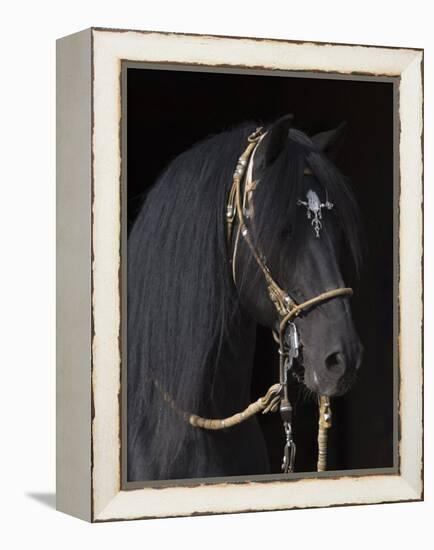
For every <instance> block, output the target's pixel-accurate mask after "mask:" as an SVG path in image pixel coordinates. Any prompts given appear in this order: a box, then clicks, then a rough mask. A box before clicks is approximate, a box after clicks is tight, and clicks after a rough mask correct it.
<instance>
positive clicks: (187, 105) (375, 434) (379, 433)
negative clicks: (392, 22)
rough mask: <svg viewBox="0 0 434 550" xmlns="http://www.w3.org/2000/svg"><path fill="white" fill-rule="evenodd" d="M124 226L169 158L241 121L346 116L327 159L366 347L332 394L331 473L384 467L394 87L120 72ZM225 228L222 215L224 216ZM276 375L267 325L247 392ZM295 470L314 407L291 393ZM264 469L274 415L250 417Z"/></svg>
mask: <svg viewBox="0 0 434 550" xmlns="http://www.w3.org/2000/svg"><path fill="white" fill-rule="evenodd" d="M127 112H128V115H127V174H128V176H127V178H128V181H127V189H128V192H127V193H128V195H127V196H128V227H131V224H132V222H133V221H134V219H135V216H136V215H137V212H138V209H139V207H140V204H141V202H142V200H143V196H144V194H145V193H146V190H147V189H148V188H149V186H150V185H152V183H153V182H154V181H155V179H156V178H157V177H158V175H159V173H160V172H161V171H162V170H163V169H164V167H165V166H166V165H167V164H168V163H169V162H170V161H171V160H172V159H173V158H174V157H175V156H177V155H178V154H179V153H181V152H182V151H184V150H185V149H187V148H189V147H191V146H192V145H193V144H194V143H195V142H196V141H198V140H200V139H202V138H204V137H206V136H207V135H208V134H210V133H216V132H220V131H223V130H225V129H227V128H229V127H231V126H233V125H234V124H237V123H240V122H243V121H245V120H257V121H258V122H262V123H267V122H269V121H273V120H274V119H275V118H277V117H279V116H281V115H283V114H286V113H293V114H294V115H295V122H294V125H295V126H296V127H298V128H300V129H302V130H304V131H306V132H307V133H314V132H317V131H322V130H327V129H330V128H333V127H335V126H337V125H338V124H339V123H340V122H342V121H344V120H345V121H347V123H348V131H347V138H346V140H345V143H344V145H343V146H342V149H341V152H340V157H339V158H338V159H337V161H336V164H337V165H338V166H339V168H340V169H341V170H342V172H343V173H344V174H345V175H347V176H348V177H349V178H350V180H351V184H352V187H353V190H354V193H355V195H356V199H357V202H358V204H359V206H360V209H361V213H362V220H363V223H364V228H365V234H366V241H367V250H368V255H367V258H366V261H365V265H364V268H363V272H362V274H361V278H360V281H359V282H358V283H357V282H355V281H354V280H352V279H351V278H350V280H347V281H346V282H347V283H348V284H349V285H354V287H355V291H356V292H355V296H354V297H353V299H352V310H353V315H354V320H355V323H356V326H357V329H358V331H359V334H360V337H361V340H362V342H363V344H364V346H365V356H364V362H363V365H362V367H361V371H360V376H359V379H358V381H357V383H356V385H355V386H354V388H353V389H352V390H351V391H350V392H349V393H348V394H347V395H345V396H343V397H339V398H335V399H333V400H332V407H333V415H334V416H333V427H332V429H331V430H330V435H329V438H330V445H329V469H358V468H379V467H392V466H393V84H392V83H391V82H373V81H354V80H353V81H348V80H333V79H324V78H296V77H288V76H277V75H276V76H264V75H260V76H256V75H247V74H242V75H239V74H222V73H204V72H193V71H171V70H169V71H168V70H152V69H145V68H143V69H142V68H129V69H128V70H127ZM222 223H223V222H222ZM277 378H278V369H277V353H276V346H275V343H274V342H273V340H272V338H271V335H270V331H269V330H266V329H262V328H258V335H257V346H256V357H255V371H254V384H253V387H252V399H256V398H257V397H258V396H259V395H263V393H264V392H265V391H266V389H267V388H268V387H269V386H270V385H271V384H272V383H274V382H275V380H276V379H277ZM292 394H293V403H294V406H295V418H294V431H295V439H296V442H297V459H296V471H312V470H315V469H316V436H317V405H316V403H314V402H313V401H312V400H311V398H310V399H306V398H305V397H304V394H303V393H301V392H297V391H294V390H293V391H292ZM260 420H261V425H262V427H263V431H264V435H265V437H266V440H267V444H268V449H269V454H270V459H271V463H272V468H273V472H276V473H278V472H280V462H281V453H282V431H281V424H280V418H279V415H278V414H276V415H267V416H262V417H260Z"/></svg>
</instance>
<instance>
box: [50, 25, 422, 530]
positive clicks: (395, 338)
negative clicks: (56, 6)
mask: <svg viewBox="0 0 434 550" xmlns="http://www.w3.org/2000/svg"><path fill="white" fill-rule="evenodd" d="M422 138H423V51H422V50H418V49H411V48H409V49H402V48H385V47H378V46H359V45H343V44H321V43H313V42H309V43H307V42H306V43H302V42H294V41H289V40H288V41H282V40H272V39H270V40H264V39H261V40H259V39H254V38H239V37H223V36H201V35H186V34H173V33H157V32H144V31H123V30H110V29H102V28H93V29H89V30H86V31H82V32H80V33H77V34H74V35H71V36H67V37H65V38H62V39H60V40H59V41H58V44H57V140H58V141H57V213H58V223H57V274H58V275H57V289H58V292H57V503H58V504H57V505H58V509H59V510H62V511H64V512H67V513H69V514H72V515H75V516H78V517H80V518H83V519H86V520H88V521H93V522H101V521H110V520H121V519H139V518H151V517H155V518H156V517H170V516H186V515H194V514H213V513H234V512H243V511H255V510H277V509H291V508H300V507H305V508H309V507H323V506H336V505H345V504H369V503H380V502H397V501H411V500H420V499H422V498H423V441H422V436H423V419H422V402H423V400H422V399H423V393H422V392H423V367H422V321H423V303H422V254H423V232H422V205H423V191H422V177H423V159H422Z"/></svg>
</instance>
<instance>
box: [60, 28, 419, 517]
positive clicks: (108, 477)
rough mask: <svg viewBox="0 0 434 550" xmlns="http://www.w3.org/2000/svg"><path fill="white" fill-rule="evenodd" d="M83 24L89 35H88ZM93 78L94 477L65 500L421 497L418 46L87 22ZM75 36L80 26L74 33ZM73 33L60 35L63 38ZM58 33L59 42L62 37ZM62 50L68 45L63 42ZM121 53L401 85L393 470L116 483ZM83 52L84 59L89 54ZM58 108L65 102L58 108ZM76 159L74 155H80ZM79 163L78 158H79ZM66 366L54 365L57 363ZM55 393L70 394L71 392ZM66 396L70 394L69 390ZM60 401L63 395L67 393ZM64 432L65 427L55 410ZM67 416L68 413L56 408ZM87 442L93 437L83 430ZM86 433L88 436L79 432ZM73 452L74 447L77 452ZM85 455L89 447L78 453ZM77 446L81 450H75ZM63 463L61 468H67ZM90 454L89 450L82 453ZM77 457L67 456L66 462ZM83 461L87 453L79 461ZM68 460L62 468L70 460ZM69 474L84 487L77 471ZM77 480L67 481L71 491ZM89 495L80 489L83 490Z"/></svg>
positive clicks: (93, 507) (78, 510)
mask: <svg viewBox="0 0 434 550" xmlns="http://www.w3.org/2000/svg"><path fill="white" fill-rule="evenodd" d="M83 33H84V34H83ZM83 33H80V34H82V35H83V36H84V37H85V40H88V38H89V36H90V43H91V48H90V49H89V56H91V77H92V94H91V96H92V105H91V107H92V112H91V116H92V122H93V123H92V129H91V130H92V134H91V137H92V154H93V163H92V175H91V181H90V183H91V188H89V193H90V196H91V198H92V217H91V224H92V227H91V242H92V258H93V260H92V270H91V277H92V296H91V298H92V327H93V332H92V345H91V346H92V347H91V360H90V362H89V365H90V371H89V373H88V375H89V379H91V384H92V387H91V399H92V404H93V406H92V420H91V418H90V417H89V422H90V421H92V426H91V447H92V453H91V456H89V457H88V465H89V468H90V471H89V475H90V482H89V480H87V481H86V483H85V484H84V482H83V487H84V489H83V490H84V494H85V495H86V494H88V498H89V502H87V503H86V506H85V508H86V510H85V511H83V510H84V509H83V507H82V505H81V504H80V503H79V504H77V506H76V507H75V508H74V506H71V505H69V500H68V498H69V499H70V498H71V497H68V496H67V495H63V496H62V495H61V497H62V499H61V500H62V502H65V503H66V504H64V505H61V506H60V508H61V509H64V510H66V511H68V512H69V513H72V514H74V515H78V516H80V517H83V518H85V519H88V520H90V521H107V520H118V519H135V518H141V517H165V516H182V515H190V514H197V513H228V512H239V511H243V510H273V509H289V508H294V507H318V506H329V505H339V504H366V503H379V502H394V501H402V500H420V499H421V498H422V496H423V447H422V444H423V443H422V441H423V422H422V385H423V368H422V319H423V304H422V262H421V258H422V254H423V228H422V203H423V189H422V176H423V160H422V137H423V84H422V82H423V74H422V73H423V52H422V51H421V50H413V49H394V48H382V47H372V46H369V47H368V46H351V45H333V44H316V43H297V42H286V41H279V40H255V39H251V38H231V37H216V36H199V35H184V34H164V33H156V32H138V31H115V30H108V29H91V30H89V31H83ZM80 34H78V35H75V36H76V37H77V36H80ZM72 39H73V37H67V38H65V39H62V41H66V42H65V44H69V42H68V40H69V41H71V40H72ZM62 41H60V42H62ZM66 49H67V48H66ZM122 60H129V61H139V62H140V61H142V62H149V63H176V64H180V63H181V64H185V65H194V64H198V65H205V66H208V67H210V66H213V65H226V66H233V67H237V66H238V67H240V66H242V67H252V68H261V69H270V70H272V69H281V70H285V71H324V72H331V73H340V74H351V73H352V74H355V73H359V74H369V75H376V76H395V77H399V78H400V84H399V124H400V133H399V162H400V197H399V216H400V219H399V226H400V235H399V255H400V265H399V274H398V280H399V288H398V294H399V302H400V319H399V326H400V334H399V346H400V354H399V355H400V357H399V359H400V361H399V376H400V385H399V418H400V430H399V442H398V445H399V456H400V473H399V474H394V475H392V474H387V475H366V476H357V477H352V476H343V477H339V478H326V477H314V478H309V479H297V480H292V481H290V480H288V481H286V480H281V481H280V480H279V481H268V482H266V483H262V482H255V481H250V482H246V483H231V482H226V483H224V484H223V483H222V484H206V483H204V484H198V485H197V486H193V487H183V486H176V487H173V486H172V487H166V488H159V489H158V490H156V489H155V488H151V487H147V488H142V489H134V490H130V489H129V490H122V489H121V475H120V413H121V411H120V400H119V395H120V391H121V388H120V380H121V374H120V367H121V356H120V343H119V335H120V322H121V319H120V299H121V297H120V290H119V289H120V281H119V277H120V272H121V259H120V242H121V240H120V239H121V204H120V189H121V184H120V181H121V156H120V131H119V129H120V119H121V79H120V74H121V63H122ZM85 61H86V60H84V62H85ZM59 107H60V108H62V107H63V106H62V105H59ZM78 161H79V160H78ZM78 161H77V162H78ZM59 372H62V367H61V366H60V371H59ZM62 398H63V399H66V400H68V395H67V392H66V393H64V394H62ZM69 398H70V396H69ZM66 402H67V401H66ZM59 413H60V416H61V420H60V422H59V428H58V429H59V431H61V430H64V429H66V427H67V426H68V420H67V419H64V416H65V415H64V414H63V413H62V407H60V411H59ZM62 415H63V416H62ZM82 432H83V433H82V437H83V438H84V440H86V438H87V437H88V433H87V431H86V430H83V431H82ZM86 441H87V440H86ZM75 452H76V453H77V452H78V451H77V450H76V451H75ZM83 452H86V453H87V446H86V450H85V451H83ZM78 454H79V452H78ZM64 455H65V453H63V459H62V461H61V462H60V464H59V463H58V467H59V468H60V470H61V472H60V476H61V477H62V478H63V477H64V476H67V475H69V476H71V475H73V474H71V473H67V470H69V472H70V465H69V464H66V463H65V460H66V461H67V460H68V459H67V458H65V456H64ZM86 457H87V455H86ZM71 460H72V459H71ZM85 463H86V461H85ZM67 466H68V467H67ZM75 483H78V484H80V479H76V480H75ZM73 485H74V484H72V483H69V484H67V486H68V490H69V491H70V490H71V487H72V486H73ZM85 500H86V498H85Z"/></svg>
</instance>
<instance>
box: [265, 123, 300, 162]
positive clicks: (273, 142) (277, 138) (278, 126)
mask: <svg viewBox="0 0 434 550" xmlns="http://www.w3.org/2000/svg"><path fill="white" fill-rule="evenodd" d="M293 119H294V115H291V114H288V115H285V116H283V117H281V118H279V119H278V120H276V122H274V123H273V124H272V125H271V126H270V127H269V128H268V129H267V135H266V136H265V137H264V138H263V139H262V142H261V146H260V148H259V149H260V151H261V156H262V159H263V164H264V166H269V165H270V164H272V163H273V162H274V161H275V160H276V158H277V157H278V156H279V154H280V153H281V152H282V150H283V148H284V146H285V143H286V141H287V139H288V133H289V129H290V127H291V125H292V121H293Z"/></svg>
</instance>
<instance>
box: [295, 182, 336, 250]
mask: <svg viewBox="0 0 434 550" xmlns="http://www.w3.org/2000/svg"><path fill="white" fill-rule="evenodd" d="M306 199H307V200H306V201H302V200H300V199H298V201H297V204H298V205H302V206H305V207H306V210H307V213H306V214H307V218H308V219H309V220H312V222H311V225H312V227H313V230H314V231H315V236H316V237H317V238H318V239H319V236H320V231H321V228H322V222H321V220H322V213H321V210H322V209H323V208H326V209H327V210H331V209H332V208H333V203H331V202H330V201H328V200H327V201H326V202H321V201H320V199H319V197H318V195H317V194H316V193H315V191H312V189H309V191H308V192H307V194H306Z"/></svg>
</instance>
